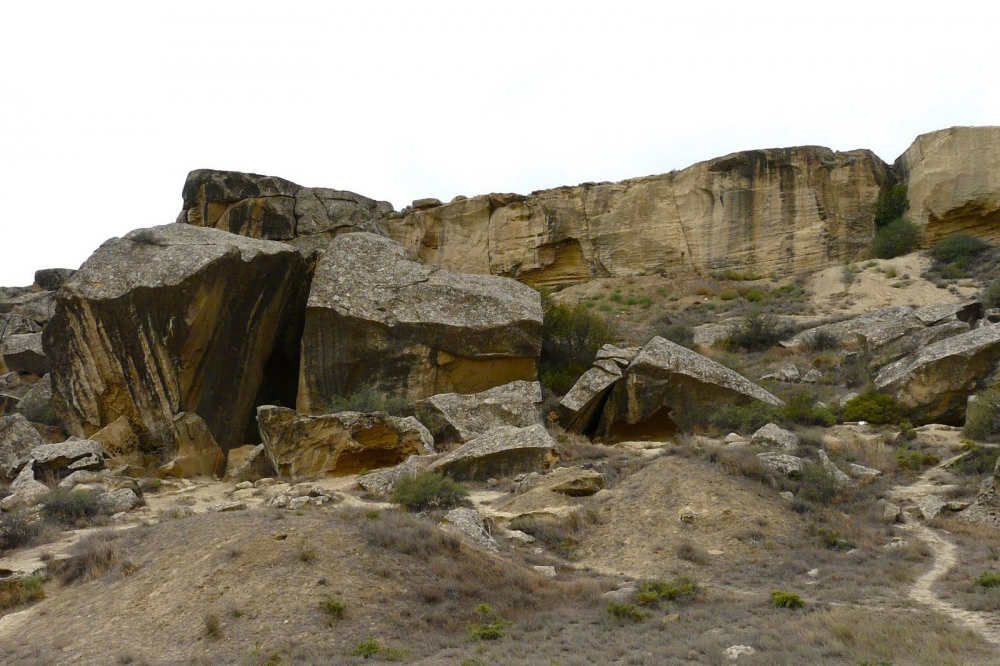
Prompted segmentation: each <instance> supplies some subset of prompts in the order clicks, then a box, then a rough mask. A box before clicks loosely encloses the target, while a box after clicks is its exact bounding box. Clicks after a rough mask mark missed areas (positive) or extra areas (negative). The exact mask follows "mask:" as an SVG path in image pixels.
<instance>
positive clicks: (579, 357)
mask: <svg viewBox="0 0 1000 666" xmlns="http://www.w3.org/2000/svg"><path fill="white" fill-rule="evenodd" d="M542 308H543V310H544V319H543V322H542V355H541V359H540V360H539V373H538V375H539V381H541V383H542V385H543V386H545V387H546V388H548V389H549V390H551V391H552V392H554V393H557V394H560V395H562V394H565V393H566V392H567V391H569V390H570V389H571V388H572V387H573V384H574V383H576V380H577V379H579V378H580V375H582V374H583V373H584V372H586V371H587V369H588V368H589V367H590V366H591V365H592V364H593V362H594V357H595V356H596V355H597V350H598V349H600V348H601V345H604V344H607V343H609V342H612V341H613V340H614V335H613V333H612V329H611V326H610V325H609V324H608V322H607V321H605V320H604V319H603V318H602V317H601V316H600V315H597V314H594V313H593V312H591V311H590V310H588V309H587V308H586V307H584V306H582V305H574V306H570V305H563V304H561V303H556V302H555V301H554V300H553V299H552V297H551V296H549V295H548V294H547V293H545V292H542Z"/></svg>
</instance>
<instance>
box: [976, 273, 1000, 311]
mask: <svg viewBox="0 0 1000 666" xmlns="http://www.w3.org/2000/svg"><path fill="white" fill-rule="evenodd" d="M980 298H981V299H982V301H983V306H984V307H987V308H996V307H1000V278H997V279H995V280H993V281H991V282H990V283H989V284H988V285H986V288H985V289H983V293H982V294H981V295H980Z"/></svg>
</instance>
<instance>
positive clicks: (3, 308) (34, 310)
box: [0, 291, 56, 332]
mask: <svg viewBox="0 0 1000 666" xmlns="http://www.w3.org/2000/svg"><path fill="white" fill-rule="evenodd" d="M55 311H56V301H55V294H54V293H53V292H51V291H27V292H25V293H22V294H18V295H17V296H13V297H11V298H3V297H0V313H4V314H18V315H20V316H22V317H24V318H26V319H30V320H31V321H33V322H35V324H38V325H40V326H44V325H45V324H46V323H48V321H49V320H50V319H52V316H53V315H54V314H55ZM8 332H9V331H8Z"/></svg>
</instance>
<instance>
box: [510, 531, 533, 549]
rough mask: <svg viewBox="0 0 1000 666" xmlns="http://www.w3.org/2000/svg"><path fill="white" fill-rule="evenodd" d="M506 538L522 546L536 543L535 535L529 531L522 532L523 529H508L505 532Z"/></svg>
mask: <svg viewBox="0 0 1000 666" xmlns="http://www.w3.org/2000/svg"><path fill="white" fill-rule="evenodd" d="M504 538H505V539H507V540H508V541H513V542H514V543H519V544H521V545H522V546H526V545H528V544H532V543H535V537H533V536H531V535H530V534H528V533H527V532H522V531H521V530H507V531H506V532H504Z"/></svg>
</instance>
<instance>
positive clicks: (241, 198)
mask: <svg viewBox="0 0 1000 666" xmlns="http://www.w3.org/2000/svg"><path fill="white" fill-rule="evenodd" d="M183 196H184V209H183V210H182V211H181V214H180V215H179V216H178V218H177V221H178V222H186V223H188V224H193V225H195V226H199V227H212V228H215V229H222V230H223V231H229V232H232V233H234V234H239V235H241V236H249V237H251V238H262V239H265V240H279V241H291V242H293V244H295V245H297V246H300V247H304V248H305V249H310V250H311V249H322V248H323V247H324V246H325V245H326V243H328V242H329V240H330V239H331V238H333V237H334V236H336V235H337V234H339V233H342V232H343V231H354V230H359V231H371V232H375V233H384V229H383V222H384V220H385V217H386V215H388V214H389V213H391V212H392V210H393V208H392V204H390V203H389V202H387V201H374V200H372V199H369V198H367V197H363V196H361V195H360V194H355V193H354V192H346V191H343V190H331V189H328V188H321V187H302V186H300V185H296V184H295V183H292V182H290V181H287V180H284V179H283V178H274V177H271V176H259V175H257V174H249V173H238V172H235V171H215V170H212V169H198V170H196V171H192V172H191V173H189V174H188V177H187V180H186V181H185V183H184V192H183Z"/></svg>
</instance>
